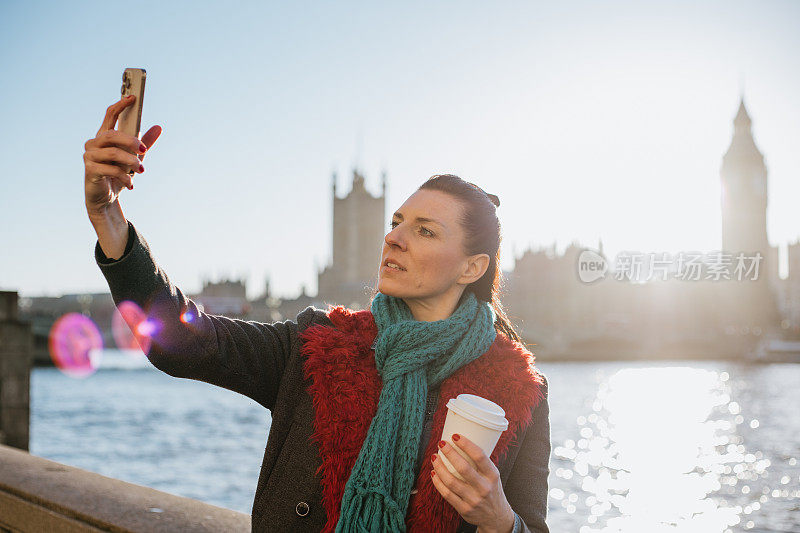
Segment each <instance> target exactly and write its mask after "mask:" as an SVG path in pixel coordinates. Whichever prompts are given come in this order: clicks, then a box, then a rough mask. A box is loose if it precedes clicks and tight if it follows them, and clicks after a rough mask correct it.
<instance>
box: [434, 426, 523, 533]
mask: <svg viewBox="0 0 800 533" xmlns="http://www.w3.org/2000/svg"><path fill="white" fill-rule="evenodd" d="M453 442H454V443H455V446H458V447H459V448H461V451H463V452H464V453H466V454H467V455H468V456H469V458H470V459H472V460H473V461H474V462H475V464H476V465H477V470H476V469H475V468H474V467H473V466H472V465H470V464H469V462H468V461H467V460H466V459H464V458H463V457H462V456H461V454H460V453H458V451H456V450H455V449H454V448H453V446H451V445H450V444H449V443H448V442H446V441H441V442H440V443H439V453H443V454H444V456H445V457H447V460H448V461H450V464H452V465H453V468H455V469H456V472H458V473H459V474H460V475H461V476H462V477H463V478H464V479H465V480H466V481H461V480H460V479H458V478H457V477H456V476H454V475H453V474H452V473H451V472H450V470H449V469H448V468H447V466H445V464H444V462H443V461H441V460H439V459H438V458H437V456H436V455H433V457H432V458H431V459H432V460H433V470H432V471H431V476H432V478H433V485H434V486H435V487H436V490H438V491H439V494H441V495H442V497H443V498H444V499H445V500H446V501H447V502H448V503H449V504H450V505H452V506H453V508H455V510H456V511H458V514H460V515H461V516H462V517H463V518H464V520H466V521H467V522H469V523H470V524H474V525H476V526H478V531H479V532H487V533H488V532H492V531H502V532H503V533H505V532H509V531H511V530H512V529H513V528H514V518H515V516H514V511H513V510H512V509H511V505H510V504H509V503H508V500H507V499H506V495H505V493H504V492H503V485H502V483H501V482H500V471H499V470H497V467H496V466H495V464H494V463H493V462H492V461H491V460H490V459H489V458H488V457H487V456H486V453H484V451H483V450H482V449H481V447H480V446H478V445H477V444H475V443H474V442H472V441H471V440H469V439H468V438H467V437H465V436H463V435H457V434H454V435H453Z"/></svg>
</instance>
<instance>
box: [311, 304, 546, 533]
mask: <svg viewBox="0 0 800 533" xmlns="http://www.w3.org/2000/svg"><path fill="white" fill-rule="evenodd" d="M327 314H328V317H329V318H330V319H331V321H332V322H333V324H334V326H335V328H332V327H330V326H327V325H324V324H316V325H313V326H310V327H308V328H306V329H305V330H304V331H303V333H302V334H301V339H302V340H303V346H302V348H301V349H302V353H303V354H304V355H306V356H307V360H306V361H305V363H304V367H303V370H304V374H305V377H306V379H307V380H310V381H309V382H310V385H309V389H308V390H309V394H310V395H311V398H312V401H313V405H314V430H313V433H312V435H311V439H312V440H313V441H315V442H316V443H317V444H318V446H319V453H320V458H321V460H322V465H321V466H320V468H319V469H318V471H317V474H319V472H320V471H321V472H322V481H321V483H322V503H323V506H324V507H325V511H326V514H327V517H328V521H327V523H326V524H325V527H324V529H323V530H322V531H323V533H330V532H333V531H334V530H335V528H336V523H337V522H338V520H339V508H340V505H341V502H342V496H343V495H344V487H345V484H346V483H347V479H348V478H349V477H350V471H351V470H352V468H353V465H355V462H356V459H358V454H359V452H360V451H361V445H362V443H363V442H364V439H365V438H366V436H367V431H368V430H369V426H370V423H371V422H372V418H373V417H374V416H375V413H376V412H377V409H378V400H379V398H380V392H381V387H382V380H381V377H380V374H378V370H377V368H376V367H375V357H374V352H373V351H372V348H371V346H372V341H373V340H374V338H375V336H376V335H377V333H378V329H377V326H376V325H375V321H374V319H373V317H372V313H371V312H370V311H369V310H363V311H351V310H349V309H347V308H345V307H342V306H336V307H331V308H330V309H329V310H328V313H327ZM541 385H542V378H541V376H540V375H539V373H538V372H536V369H535V367H534V357H533V354H531V352H530V351H528V350H527V349H525V347H524V346H522V345H521V344H520V343H518V342H514V341H512V340H510V339H509V338H508V337H507V336H506V335H505V334H503V333H500V332H498V334H497V337H496V338H495V341H494V343H493V344H492V345H491V346H490V347H489V349H488V350H487V351H486V353H484V354H483V355H482V356H481V357H479V358H477V359H475V360H474V361H472V362H471V363H469V364H467V365H464V366H463V367H461V368H460V369H458V370H457V371H456V372H454V373H453V374H452V375H451V376H450V377H449V378H447V379H445V380H444V381H443V382H442V385H441V389H440V395H439V403H438V405H437V408H436V412H435V413H434V415H433V428H432V431H431V437H430V440H429V441H428V444H427V448H426V455H427V456H431V455H433V454H434V453H436V451H437V450H438V448H437V443H438V442H439V440H440V438H441V435H442V428H443V427H444V419H445V417H446V415H447V407H446V406H445V405H446V404H447V401H448V400H449V399H450V398H455V397H456V396H458V395H459V394H462V393H469V394H477V395H478V396H482V397H484V398H488V399H489V400H491V401H493V402H495V403H497V404H499V405H500V406H501V407H502V408H503V409H505V412H506V418H507V419H508V421H509V426H508V430H506V431H504V432H503V434H502V435H501V436H500V440H499V441H498V443H497V446H496V447H495V449H494V452H493V453H492V454H491V456H490V459H491V460H492V462H493V463H494V464H495V465H498V464H499V461H501V460H502V458H504V457H505V454H506V452H507V450H508V447H509V444H510V443H511V442H512V439H515V437H516V436H517V435H519V434H520V432H521V431H523V430H524V429H525V428H526V427H527V426H528V424H530V421H531V413H532V411H533V408H534V407H535V406H536V405H537V404H538V403H539V401H541V399H542V397H543V392H542V388H541ZM514 442H516V441H514ZM430 470H431V468H427V465H426V463H425V462H423V463H422V467H421V468H420V472H419V475H418V476H417V481H416V484H415V489H416V490H417V492H416V493H413V494H412V495H411V499H410V500H409V505H408V512H407V514H406V527H407V529H408V531H432V532H433V531H435V532H453V531H455V530H456V528H457V527H458V525H459V523H460V520H461V516H460V515H459V514H458V512H457V511H456V510H455V508H453V506H452V505H450V504H449V503H448V502H447V501H446V500H445V499H444V498H443V497H442V496H441V494H439V491H438V490H437V489H436V487H435V486H434V485H433V481H431V477H430V473H429V472H430Z"/></svg>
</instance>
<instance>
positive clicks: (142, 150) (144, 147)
mask: <svg viewBox="0 0 800 533" xmlns="http://www.w3.org/2000/svg"><path fill="white" fill-rule="evenodd" d="M139 151H140V152H142V153H144V152H146V151H147V146H145V145H144V143H143V142H140V143H139Z"/></svg>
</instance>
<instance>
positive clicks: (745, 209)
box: [19, 102, 800, 361]
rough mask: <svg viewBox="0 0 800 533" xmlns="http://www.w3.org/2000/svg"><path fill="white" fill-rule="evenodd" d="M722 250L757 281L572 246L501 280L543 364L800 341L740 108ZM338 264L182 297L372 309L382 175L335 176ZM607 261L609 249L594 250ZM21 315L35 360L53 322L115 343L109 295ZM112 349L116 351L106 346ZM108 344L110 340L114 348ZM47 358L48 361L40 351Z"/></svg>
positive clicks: (794, 304)
mask: <svg viewBox="0 0 800 533" xmlns="http://www.w3.org/2000/svg"><path fill="white" fill-rule="evenodd" d="M720 177H721V186H722V187H721V190H722V194H721V208H722V209H721V213H722V242H721V243H720V244H721V250H724V251H726V252H728V251H730V252H734V253H735V252H740V251H744V252H747V253H749V254H754V253H756V252H758V253H760V255H761V257H762V258H763V259H762V260H761V262H760V265H759V267H758V268H759V275H758V276H757V277H756V279H748V280H735V279H730V280H709V279H700V280H696V281H687V280H680V279H657V280H653V281H649V280H648V281H646V282H634V281H630V280H628V281H620V280H619V279H611V276H606V277H604V278H603V279H600V280H598V281H595V282H592V283H586V282H584V281H582V280H581V279H579V276H578V262H579V255H580V254H581V252H582V251H583V250H585V249H586V248H585V247H581V246H578V245H577V244H576V243H574V242H573V243H572V244H570V245H569V246H568V247H567V248H566V250H565V251H564V252H563V254H560V255H559V254H556V253H555V245H553V246H552V247H549V248H544V249H536V250H532V249H530V248H529V249H528V250H527V251H525V252H524V253H523V254H522V255H521V256H520V257H516V258H515V263H514V267H513V269H512V270H510V271H504V272H503V277H504V280H503V286H502V292H501V301H502V303H503V307H504V309H505V311H506V313H507V314H508V316H509V318H510V319H511V321H512V323H513V324H514V326H515V328H516V329H517V331H518V332H519V333H520V335H521V336H522V337H523V339H524V340H525V342H526V344H527V345H528V347H529V348H530V349H531V350H532V351H533V352H534V354H536V355H537V357H546V358H548V359H549V358H559V357H563V358H580V359H591V358H598V359H601V358H636V359H639V358H645V359H646V358H653V359H655V358H694V357H696V358H715V357H719V358H726V357H736V356H739V355H741V354H744V353H745V352H746V351H748V350H751V349H752V347H753V346H754V345H755V344H756V343H757V342H758V341H760V340H762V339H764V338H775V339H794V340H796V339H798V338H800V242H795V243H787V246H786V250H787V258H786V259H787V264H788V276H787V277H786V278H783V279H781V278H780V277H779V275H778V261H779V254H778V247H777V246H771V245H770V244H769V240H768V238H767V170H766V166H765V164H764V157H763V155H762V154H761V152H760V151H759V149H758V148H757V146H756V144H755V142H754V140H753V135H752V131H751V120H750V117H749V116H748V113H747V110H746V109H745V106H744V102H742V103H740V105H739V109H738V112H737V114H736V117H735V119H734V134H733V138H732V140H731V144H730V147H729V148H728V150H727V152H726V153H725V155H724V157H723V158H722V168H721V171H720ZM332 189H333V190H332V193H333V194H332V196H333V226H332V228H333V231H332V244H333V246H332V249H333V257H332V259H331V261H330V263H329V264H327V265H325V266H324V268H322V269H321V270H320V271H318V273H317V281H318V283H317V285H318V291H317V294H316V295H315V296H311V295H308V294H306V290H305V286H304V287H303V290H302V293H301V294H300V295H299V296H298V297H297V298H294V299H280V298H276V297H274V296H273V295H272V294H271V293H270V290H269V282H267V283H266V286H265V291H264V293H263V294H262V295H261V296H259V297H258V298H256V299H254V300H248V299H247V297H246V284H245V282H244V281H243V280H227V279H225V280H222V281H219V282H210V281H204V282H203V289H202V290H201V292H200V293H199V294H187V296H188V297H190V298H192V300H194V301H195V302H196V303H197V304H198V305H199V306H202V309H203V310H204V311H205V312H206V313H211V314H220V315H225V316H229V317H231V318H241V319H244V320H256V321H260V322H276V321H279V320H290V319H294V318H295V317H296V315H297V313H299V312H300V311H302V310H303V309H305V308H306V307H307V306H309V305H313V306H315V307H318V308H321V309H327V307H328V305H329V304H333V305H336V304H341V305H345V306H348V307H351V308H354V309H362V308H365V307H366V306H367V304H368V301H369V298H370V295H371V291H372V290H373V289H374V287H375V285H376V282H377V270H378V262H379V259H380V254H381V248H382V244H383V238H384V228H385V227H386V226H385V224H384V221H385V218H386V210H385V203H386V174H385V173H384V174H383V176H382V179H381V194H380V195H373V194H372V193H370V192H369V191H368V190H367V189H366V187H365V183H364V176H363V175H361V174H360V173H359V172H358V171H356V170H353V176H352V186H351V189H350V191H349V192H347V194H346V195H344V196H339V195H338V193H337V187H336V174H335V173H334V175H333V187H332ZM595 252H597V253H598V254H600V255H602V242H601V243H599V246H598V249H596V250H595ZM19 303H20V318H21V319H23V320H30V321H32V322H33V329H34V335H35V346H36V358H37V360H39V361H42V360H43V359H45V358H48V356H47V354H46V346H47V333H48V331H49V327H50V326H52V323H53V322H54V321H55V320H56V319H57V318H58V316H60V315H62V314H64V313H66V312H70V311H78V312H82V313H84V314H88V315H90V316H91V317H92V318H93V319H94V320H95V322H96V323H97V324H98V326H99V327H100V328H101V329H103V330H104V336H105V337H106V338H108V339H110V338H111V335H110V324H111V315H112V313H113V312H114V304H113V301H112V299H111V296H110V294H108V293H100V294H77V295H74V294H73V295H64V296H61V297H33V298H21V299H20V302H19ZM107 345H109V344H107ZM110 345H112V346H113V344H110ZM43 352H45V353H43Z"/></svg>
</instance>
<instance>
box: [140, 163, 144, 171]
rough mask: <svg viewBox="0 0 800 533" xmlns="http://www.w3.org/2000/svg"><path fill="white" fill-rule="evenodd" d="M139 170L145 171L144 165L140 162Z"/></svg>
mask: <svg viewBox="0 0 800 533" xmlns="http://www.w3.org/2000/svg"><path fill="white" fill-rule="evenodd" d="M139 172H144V165H143V164H141V163H139Z"/></svg>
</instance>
